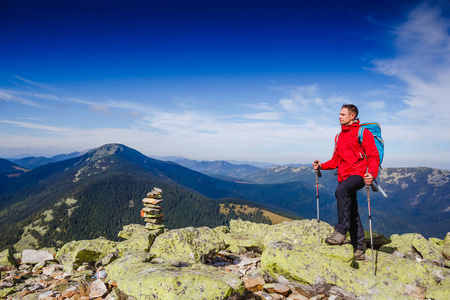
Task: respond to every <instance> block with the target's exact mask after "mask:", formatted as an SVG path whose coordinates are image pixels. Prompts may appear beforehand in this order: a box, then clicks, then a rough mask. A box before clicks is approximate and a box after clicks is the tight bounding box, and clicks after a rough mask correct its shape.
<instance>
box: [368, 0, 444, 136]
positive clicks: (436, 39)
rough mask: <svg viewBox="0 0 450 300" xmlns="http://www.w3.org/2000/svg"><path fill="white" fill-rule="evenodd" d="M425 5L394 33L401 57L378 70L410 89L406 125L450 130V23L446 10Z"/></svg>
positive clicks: (384, 62) (382, 63)
mask: <svg viewBox="0 0 450 300" xmlns="http://www.w3.org/2000/svg"><path fill="white" fill-rule="evenodd" d="M430 3H431V2H424V3H423V4H422V5H420V6H419V7H417V8H416V9H414V10H413V11H411V12H410V14H409V15H408V19H407V21H406V22H404V23H403V24H400V25H399V26H398V27H397V28H395V30H394V31H393V33H394V35H395V46H396V48H397V53H398V55H397V56H396V57H393V58H390V59H379V60H375V61H374V62H373V63H374V64H375V69H376V70H377V71H379V72H381V73H383V74H386V75H389V76H392V77H396V78H399V79H400V80H401V81H403V82H404V83H405V85H406V97H405V99H404V101H403V102H404V104H406V106H407V107H406V109H403V110H401V111H399V112H398V113H397V116H398V117H400V118H402V119H403V120H405V121H411V122H415V123H420V124H431V123H433V124H435V123H436V121H438V123H439V124H442V125H444V126H446V127H447V128H448V126H450V106H449V105H448V104H449V102H450V98H449V95H450V84H449V82H450V33H449V29H450V20H449V19H448V18H445V17H443V10H442V9H443V8H442V7H441V6H439V5H437V6H431V4H430Z"/></svg>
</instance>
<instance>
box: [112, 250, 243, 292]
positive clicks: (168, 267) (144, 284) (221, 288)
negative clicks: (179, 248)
mask: <svg viewBox="0 0 450 300" xmlns="http://www.w3.org/2000/svg"><path fill="white" fill-rule="evenodd" d="M106 271H107V274H108V279H110V280H113V281H114V282H116V283H117V286H118V287H119V289H120V290H121V291H123V292H124V293H125V294H127V295H129V296H132V297H134V298H136V299H174V300H175V299H183V300H190V299H192V300H197V299H226V298H227V297H229V296H231V295H233V294H243V292H244V283H243V282H242V280H240V279H239V276H238V275H236V274H233V273H229V272H225V271H220V270H219V269H217V268H215V267H213V266H209V265H204V264H201V263H193V264H188V263H178V264H177V263H170V262H168V261H164V260H161V259H154V260H153V261H151V262H146V255H145V254H143V253H141V254H136V253H135V254H127V255H125V256H123V257H121V258H119V259H118V260H116V261H114V262H113V263H111V264H110V265H108V266H107V267H106Z"/></svg>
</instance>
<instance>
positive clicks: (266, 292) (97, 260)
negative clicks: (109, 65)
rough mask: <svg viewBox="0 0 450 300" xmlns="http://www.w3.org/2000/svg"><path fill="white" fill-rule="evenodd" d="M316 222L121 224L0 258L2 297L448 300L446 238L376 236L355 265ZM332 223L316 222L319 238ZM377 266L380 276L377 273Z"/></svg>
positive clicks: (347, 248) (349, 252)
mask: <svg viewBox="0 0 450 300" xmlns="http://www.w3.org/2000/svg"><path fill="white" fill-rule="evenodd" d="M314 226H317V222H316V221H314V220H301V221H292V222H283V223H280V224H277V225H266V224H256V223H251V222H246V221H240V220H232V222H230V226H229V227H228V226H221V227H217V228H214V229H211V228H208V227H202V228H193V227H188V228H181V229H174V230H169V231H164V230H158V231H151V230H148V229H146V228H145V227H144V226H142V225H136V224H130V225H127V226H125V227H124V229H123V231H121V232H120V233H119V237H121V238H123V239H124V240H123V241H121V242H113V241H109V240H106V239H103V238H98V239H96V240H84V241H72V242H70V243H67V244H65V245H64V246H63V247H62V248H61V249H59V250H58V251H56V249H40V250H31V249H28V250H24V251H23V252H21V253H16V254H15V255H14V256H13V255H12V253H10V252H9V250H4V251H3V252H0V271H1V278H0V299H6V300H13V299H28V300H34V299H38V300H41V299H43V300H50V299H52V300H56V299H58V300H59V299H73V300H78V299H82V300H88V299H89V300H93V299H162V300H166V299H168V300H171V299H173V300H178V299H181V300H184V299H192V300H197V299H207V300H209V299H229V300H250V299H255V300H256V299H263V300H270V299H288V300H299V299H300V300H305V299H314V300H317V299H348V300H354V299H361V300H366V299H395V300H400V299H410V300H411V299H427V300H446V299H450V270H449V266H450V261H449V259H448V258H449V257H450V234H449V235H447V237H445V239H444V240H439V239H430V240H427V239H425V238H424V237H422V236H421V235H418V234H405V235H401V236H399V235H393V236H391V238H390V239H386V238H384V237H381V236H377V237H376V239H375V241H376V242H377V245H376V246H377V247H376V248H377V251H375V252H374V256H373V257H374V260H372V255H371V254H372V252H371V250H370V249H367V251H366V259H365V260H364V261H358V262H356V261H355V260H354V254H353V249H352V247H351V245H342V246H329V245H326V244H324V243H323V242H320V243H318V242H317V241H318V236H317V232H318V230H317V228H315V227H314ZM331 231H332V227H331V226H330V225H329V224H326V223H322V225H321V232H322V234H323V235H324V236H325V235H327V234H330V233H331ZM374 265H375V269H376V275H374V274H373V270H374V268H373V266H374Z"/></svg>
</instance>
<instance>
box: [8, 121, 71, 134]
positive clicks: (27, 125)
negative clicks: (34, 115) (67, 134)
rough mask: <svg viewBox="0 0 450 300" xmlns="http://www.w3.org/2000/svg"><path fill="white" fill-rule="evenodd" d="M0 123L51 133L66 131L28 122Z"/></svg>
mask: <svg viewBox="0 0 450 300" xmlns="http://www.w3.org/2000/svg"><path fill="white" fill-rule="evenodd" d="M0 123H4V124H10V125H14V126H17V127H22V128H29V129H38V130H45V131H53V132H62V131H66V130H67V129H66V128H62V127H56V126H48V125H42V124H36V123H30V122H20V121H11V120H1V119H0Z"/></svg>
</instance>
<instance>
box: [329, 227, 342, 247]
mask: <svg viewBox="0 0 450 300" xmlns="http://www.w3.org/2000/svg"><path fill="white" fill-rule="evenodd" d="M344 241H345V235H343V234H342V233H340V232H338V231H337V230H335V231H334V232H333V233H332V234H331V235H330V236H329V237H327V238H326V239H325V242H326V243H327V244H330V245H342V244H343V243H344Z"/></svg>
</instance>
